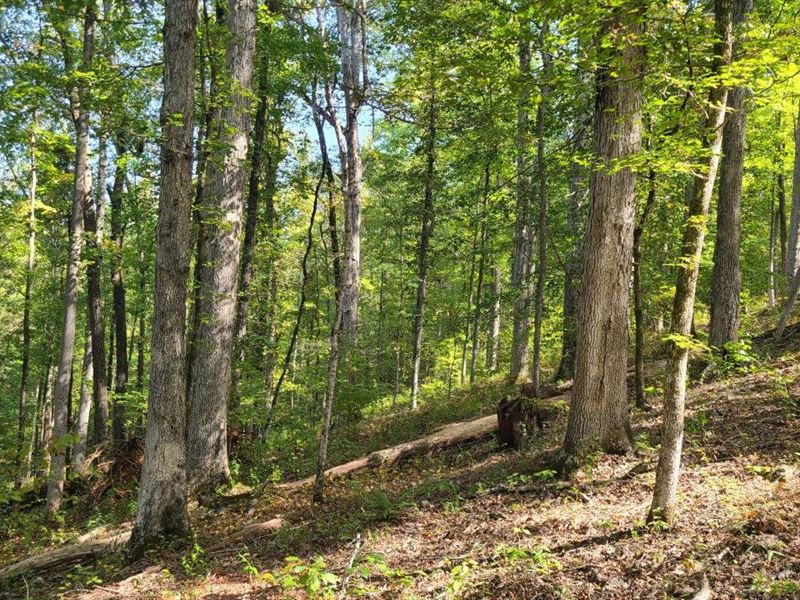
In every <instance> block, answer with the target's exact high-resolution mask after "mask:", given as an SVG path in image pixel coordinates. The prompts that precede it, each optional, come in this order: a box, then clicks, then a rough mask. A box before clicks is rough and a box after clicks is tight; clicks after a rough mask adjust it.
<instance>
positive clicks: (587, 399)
mask: <svg viewBox="0 0 800 600" xmlns="http://www.w3.org/2000/svg"><path fill="white" fill-rule="evenodd" d="M643 8H644V4H643V3H642V2H639V1H631V2H623V3H621V5H619V6H616V7H615V8H614V9H612V12H611V14H610V15H609V16H608V17H607V18H606V19H605V20H604V22H603V24H602V30H601V35H602V36H603V37H604V38H606V39H609V38H610V41H611V44H610V47H609V49H608V51H607V55H606V56H604V57H602V59H601V63H600V66H599V67H598V70H597V73H596V87H597V100H596V103H595V115H594V120H595V121H594V122H595V125H594V154H595V161H596V167H595V169H594V170H593V172H592V176H591V180H590V188H589V189H590V205H589V220H588V225H587V231H586V242H585V248H584V255H583V256H584V258H583V276H582V279H581V294H580V298H579V300H578V340H577V347H576V351H575V383H574V387H573V392H572V405H571V408H570V412H569V419H568V422H567V431H566V436H565V438H564V445H563V449H562V451H563V457H564V459H565V463H564V466H565V467H566V468H569V466H571V464H572V462H573V460H574V459H576V458H578V456H579V454H581V453H582V452H583V451H584V450H587V449H589V448H592V447H598V448H600V449H602V450H604V451H606V452H612V453H624V452H627V451H628V450H629V449H630V445H631V441H630V424H629V420H628V402H627V388H626V370H627V364H626V357H627V350H628V347H627V346H628V345H627V335H628V290H629V287H630V273H631V263H632V246H633V227H634V220H635V209H636V199H635V193H634V192H635V183H636V175H635V173H634V172H633V170H632V169H631V168H629V167H624V168H621V169H613V167H614V166H615V165H616V163H617V162H619V161H625V160H628V159H630V157H632V156H634V155H635V154H637V153H638V152H639V149H640V146H641V138H642V128H641V102H642V94H641V90H640V85H641V71H642V63H643V56H642V49H641V46H639V45H638V44H634V43H631V39H632V38H637V37H638V36H639V35H640V34H641V31H642V24H641V13H642V11H643ZM612 169H613V170H612Z"/></svg>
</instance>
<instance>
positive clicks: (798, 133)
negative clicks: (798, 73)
mask: <svg viewBox="0 0 800 600" xmlns="http://www.w3.org/2000/svg"><path fill="white" fill-rule="evenodd" d="M797 116H798V118H797V122H796V125H795V130H794V147H795V151H794V170H793V172H792V207H791V212H790V216H789V236H788V237H789V239H788V242H787V244H788V245H787V248H786V273H785V274H786V278H787V280H789V281H791V280H792V278H793V277H794V274H795V273H796V272H797V269H798V266H800V100H798V115H797Z"/></svg>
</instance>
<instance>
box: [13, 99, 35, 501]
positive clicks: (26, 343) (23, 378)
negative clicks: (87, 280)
mask: <svg viewBox="0 0 800 600" xmlns="http://www.w3.org/2000/svg"><path fill="white" fill-rule="evenodd" d="M37 126H38V123H37V119H36V110H34V111H33V113H32V114H31V137H30V161H31V162H30V187H29V192H28V260H27V263H26V264H25V296H24V299H23V303H24V304H23V309H22V372H21V373H20V378H19V379H20V381H19V410H18V423H17V455H16V463H15V467H16V469H15V470H16V479H15V487H17V488H19V487H20V485H21V484H22V481H23V479H25V478H27V473H24V474H23V472H22V462H23V458H24V456H23V455H24V453H25V450H24V445H25V419H26V415H25V413H26V411H27V404H28V375H29V373H30V365H31V289H32V288H33V264H34V261H35V259H36V183H37V175H38V171H37V169H36V127H37ZM35 419H36V417H35V416H34V420H35Z"/></svg>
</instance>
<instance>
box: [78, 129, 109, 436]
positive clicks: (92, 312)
mask: <svg viewBox="0 0 800 600" xmlns="http://www.w3.org/2000/svg"><path fill="white" fill-rule="evenodd" d="M101 142H102V143H101V148H100V167H99V168H98V173H97V175H98V177H97V185H96V186H95V187H96V192H97V199H95V198H94V197H93V196H92V194H87V195H86V197H85V199H84V204H83V222H84V225H85V227H86V255H87V256H86V258H87V266H86V288H87V300H88V302H89V307H88V315H89V335H91V337H92V400H93V403H94V432H93V437H92V439H93V441H94V443H95V444H100V443H102V442H103V441H105V439H106V436H107V433H108V385H107V379H106V375H107V373H106V340H105V335H106V333H105V322H104V320H103V291H102V285H101V279H102V275H103V256H102V252H101V249H100V243H101V241H102V236H103V230H102V224H101V223H100V219H99V218H98V217H99V210H98V207H99V206H101V205H102V204H103V203H104V200H103V198H104V195H105V171H106V165H105V162H106V159H105V150H106V149H105V145H106V142H105V139H101Z"/></svg>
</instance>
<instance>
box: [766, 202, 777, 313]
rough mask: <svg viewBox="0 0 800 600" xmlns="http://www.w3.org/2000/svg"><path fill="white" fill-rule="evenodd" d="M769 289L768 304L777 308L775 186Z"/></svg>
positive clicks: (770, 227) (771, 208)
mask: <svg viewBox="0 0 800 600" xmlns="http://www.w3.org/2000/svg"><path fill="white" fill-rule="evenodd" d="M769 214H770V219H769V290H768V292H767V293H768V295H767V304H768V305H769V307H770V308H775V307H776V306H777V304H778V300H777V295H776V293H775V231H776V229H777V227H776V225H777V220H778V211H777V210H776V209H775V188H774V187H773V189H772V198H771V201H770V205H769Z"/></svg>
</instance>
